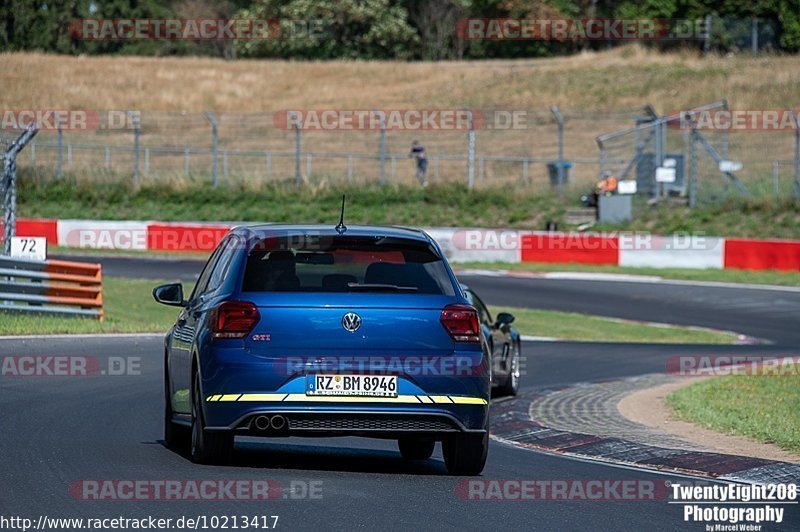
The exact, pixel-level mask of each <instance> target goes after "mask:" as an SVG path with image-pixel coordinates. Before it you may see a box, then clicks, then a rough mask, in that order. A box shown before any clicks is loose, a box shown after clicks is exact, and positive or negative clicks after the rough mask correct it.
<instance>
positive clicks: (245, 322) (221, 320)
mask: <svg viewBox="0 0 800 532" xmlns="http://www.w3.org/2000/svg"><path fill="white" fill-rule="evenodd" d="M259 320H261V314H260V313H259V312H258V307H256V306H255V305H254V304H253V303H250V302H249V301H226V302H224V303H222V304H221V305H220V306H219V307H217V309H216V310H215V311H214V315H213V316H212V322H211V337H212V338H244V337H245V336H247V333H249V332H250V331H252V330H253V327H255V326H256V325H257V324H258V322H259Z"/></svg>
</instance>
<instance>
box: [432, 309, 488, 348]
mask: <svg viewBox="0 0 800 532" xmlns="http://www.w3.org/2000/svg"><path fill="white" fill-rule="evenodd" d="M439 321H441V322H442V325H443V326H444V328H445V329H446V330H447V332H448V333H450V336H451V337H452V338H453V340H455V341H456V342H473V343H476V342H480V327H479V325H478V311H477V310H475V309H474V308H472V307H470V306H469V305H447V306H446V307H445V308H444V310H442V316H441V317H440V318H439Z"/></svg>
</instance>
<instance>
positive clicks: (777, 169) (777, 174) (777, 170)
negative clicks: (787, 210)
mask: <svg viewBox="0 0 800 532" xmlns="http://www.w3.org/2000/svg"><path fill="white" fill-rule="evenodd" d="M772 188H773V189H774V192H775V201H780V199H781V163H780V161H772Z"/></svg>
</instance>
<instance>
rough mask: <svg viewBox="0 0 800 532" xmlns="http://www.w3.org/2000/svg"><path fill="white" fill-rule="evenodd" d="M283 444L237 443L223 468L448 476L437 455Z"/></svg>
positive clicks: (181, 453)
mask: <svg viewBox="0 0 800 532" xmlns="http://www.w3.org/2000/svg"><path fill="white" fill-rule="evenodd" d="M288 441H289V440H282V441H281V443H276V442H272V441H238V440H237V442H236V447H235V449H234V452H233V455H232V456H230V457H229V459H228V461H227V462H226V463H224V464H220V466H221V467H238V468H256V469H285V470H303V471H336V472H347V473H377V474H398V473H399V474H407V475H435V476H441V475H446V474H447V469H446V468H445V465H444V462H443V461H442V459H441V457H440V456H438V457H437V453H434V456H433V457H431V458H429V459H428V460H406V459H404V458H402V457H401V456H400V452H399V451H390V450H383V449H367V448H354V447H340V446H323V445H295V444H292V443H288ZM158 443H160V444H161V445H163V446H164V447H165V448H167V449H168V450H169V451H171V452H173V453H175V454H176V455H177V456H180V457H181V458H182V459H184V460H187V461H188V460H189V457H188V454H187V450H185V449H181V450H180V451H177V450H174V449H171V448H169V447H167V446H166V443H165V442H164V441H163V440H159V441H158Z"/></svg>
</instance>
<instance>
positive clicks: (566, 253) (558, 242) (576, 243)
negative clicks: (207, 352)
mask: <svg viewBox="0 0 800 532" xmlns="http://www.w3.org/2000/svg"><path fill="white" fill-rule="evenodd" d="M234 225H236V224H235V223H226V222H213V223H202V222H198V223H189V222H158V221H105V220H97V221H95V220H24V219H23V220H17V234H18V235H20V236H44V237H46V238H47V242H48V244H49V245H50V246H53V245H59V246H63V247H82V248H97V249H134V250H154V251H211V250H212V249H214V247H215V246H216V245H217V243H218V242H219V241H220V239H222V237H223V236H224V235H225V233H226V232H227V231H228V230H229V229H230V228H231V227H233V226H234ZM426 231H428V233H429V234H430V235H431V236H432V237H433V238H434V239H435V240H436V241H437V242H438V243H439V245H440V246H441V247H442V249H443V251H444V252H445V254H446V255H447V257H448V259H449V260H450V261H451V262H453V263H464V262H500V263H519V262H543V263H562V264H563V263H579V264H601V265H602V264H607V265H618V266H631V267H646V268H697V269H708V268H711V269H722V268H736V269H749V270H773V269H774V270H789V271H800V241H798V240H777V239H773V240H760V239H742V238H721V237H710V236H708V237H707V236H681V235H675V236H658V235H649V234H646V233H599V234H597V233H559V232H544V231H518V230H515V229H478V228H453V227H434V228H426Z"/></svg>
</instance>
